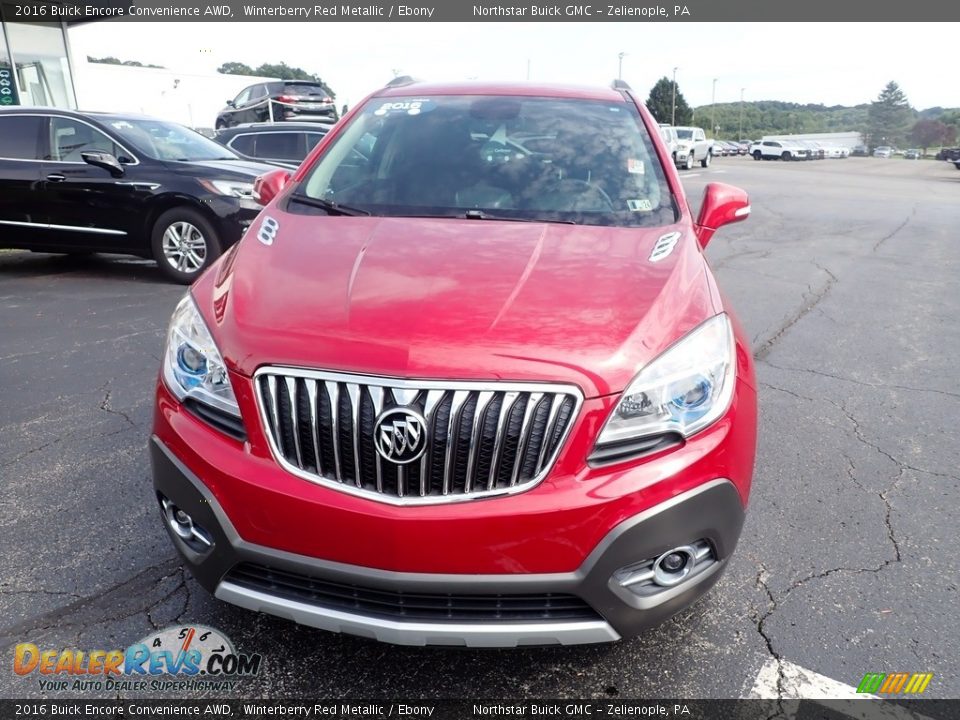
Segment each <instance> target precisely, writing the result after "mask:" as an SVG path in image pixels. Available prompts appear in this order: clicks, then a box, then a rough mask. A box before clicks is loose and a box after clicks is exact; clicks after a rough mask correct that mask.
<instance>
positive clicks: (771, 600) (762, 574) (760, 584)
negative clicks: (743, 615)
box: [754, 562, 785, 720]
mask: <svg viewBox="0 0 960 720" xmlns="http://www.w3.org/2000/svg"><path fill="white" fill-rule="evenodd" d="M757 566H758V567H759V570H758V571H757V579H756V581H755V587H756V588H757V589H758V590H762V591H763V592H764V593H765V594H766V596H767V601H768V602H767V609H766V611H765V612H764V613H763V614H762V615H761V614H760V613H759V611H757V612H756V613H755V617H754V620H755V622H756V623H757V633H759V635H760V637H761V638H763V641H764V643H765V644H766V646H767V652H768V653H769V654H770V657H772V658H773V659H774V661H775V662H776V663H777V710H778V712H777V713H774V714H773V715H770V716H769V717H768V718H767V720H771V718H774V717H776V716H777V715H780V714H783V683H784V680H785V676H784V672H783V658H782V657H781V656H780V653H778V652H777V649H776V648H775V647H774V646H773V638H772V637H771V636H770V633H768V632H767V628H766V623H767V620H769V619H770V616H771V615H773V613H774V612H776V610H777V605H778V603H777V599H776V598H775V597H774V596H773V591H772V590H771V589H770V586H769V585H768V584H767V577H768V576H769V574H770V573H769V572H768V571H767V568H766V567H765V566H764V564H763V563H761V562H758V563H757Z"/></svg>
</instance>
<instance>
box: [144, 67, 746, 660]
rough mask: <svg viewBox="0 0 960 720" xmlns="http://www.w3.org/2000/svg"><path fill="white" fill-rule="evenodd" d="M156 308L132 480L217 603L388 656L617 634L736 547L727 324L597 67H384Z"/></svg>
mask: <svg viewBox="0 0 960 720" xmlns="http://www.w3.org/2000/svg"><path fill="white" fill-rule="evenodd" d="M255 193H257V194H259V198H260V200H261V202H263V203H264V204H265V205H266V207H265V208H264V210H263V212H262V213H261V214H260V216H259V217H258V218H257V220H256V221H254V223H253V225H251V227H250V229H249V230H248V231H247V233H246V235H245V237H244V239H243V240H242V241H241V242H240V243H239V244H238V245H237V246H235V247H234V248H232V249H230V250H229V251H228V252H227V253H225V254H224V256H223V257H221V258H220V259H219V260H218V261H217V262H216V263H215V264H214V265H212V266H211V267H210V269H209V270H208V271H207V272H206V273H205V274H204V275H203V276H202V277H200V278H199V279H198V281H197V282H196V283H195V284H194V285H193V287H192V288H191V291H190V292H189V293H188V294H187V296H186V297H184V298H183V300H182V301H181V302H180V304H179V305H178V306H177V309H176V311H175V312H174V315H173V319H172V321H171V324H170V329H169V333H168V336H167V344H166V350H165V353H164V358H163V367H162V371H161V374H160V381H159V383H158V385H157V391H156V412H155V419H154V432H153V437H152V440H151V455H152V461H153V474H154V484H155V487H156V493H157V498H158V501H159V503H160V509H161V512H162V515H163V518H164V522H165V525H166V527H167V530H168V531H169V534H170V537H171V538H172V540H173V542H174V544H175V545H176V547H177V549H178V551H179V552H180V554H181V555H182V556H183V559H184V562H185V563H186V565H187V566H188V567H189V568H190V570H191V571H192V572H193V574H194V576H195V577H196V578H197V579H198V580H199V582H200V583H201V584H202V585H203V586H204V587H206V588H207V589H208V590H210V591H211V592H212V593H214V594H215V595H216V596H217V597H218V598H221V599H222V600H225V601H227V602H230V603H235V604H237V605H240V606H243V607H245V608H249V609H251V610H256V611H261V612H266V613H272V614H276V615H279V616H282V617H285V618H291V619H293V620H296V621H297V622H300V623H303V624H306V625H311V626H314V627H318V628H324V629H327V630H332V631H337V632H345V633H353V634H357V635H362V636H366V637H372V638H377V639H379V640H384V641H388V642H394V643H403V644H410V645H422V644H441V645H469V646H512V645H527V644H536V645H542V644H558V643H560V644H571V643H592V642H603V641H612V640H617V639H619V638H621V637H628V636H631V635H635V634H637V633H638V632H639V631H640V630H641V629H642V628H644V627H647V626H649V625H651V624H655V623H659V622H661V621H663V620H664V619H665V618H667V617H669V616H671V615H673V614H674V613H676V612H677V611H679V610H681V609H683V608H685V607H687V606H688V605H690V604H691V603H693V602H694V601H696V600H697V599H698V598H699V597H701V596H702V595H703V594H704V593H706V592H707V590H708V589H709V588H710V587H711V586H712V585H713V584H714V583H715V582H716V581H717V580H718V579H719V577H720V575H721V573H722V572H723V570H724V568H725V566H726V564H727V562H728V560H729V558H730V556H731V553H732V552H733V550H734V547H735V546H736V543H737V539H738V537H739V535H740V529H741V526H742V524H743V520H744V509H745V507H746V504H747V497H748V494H749V490H750V482H751V475H752V472H753V463H754V453H755V444H756V419H757V409H756V390H755V381H754V375H753V365H752V361H751V356H750V351H749V349H748V347H747V343H746V340H745V338H744V335H743V332H742V331H741V329H740V327H739V325H738V323H737V321H736V319H735V318H734V316H733V315H732V313H731V311H730V308H729V306H728V304H727V302H726V300H725V299H724V297H723V295H722V293H721V292H720V290H719V289H718V287H717V284H716V281H715V280H714V277H713V275H712V273H711V272H710V269H709V267H708V266H707V263H706V261H705V260H704V256H703V247H704V246H705V245H706V244H707V242H708V241H709V240H710V238H711V236H712V235H713V233H714V231H715V230H716V229H717V228H719V227H720V226H721V225H724V224H727V223H730V222H735V221H738V220H742V219H744V218H745V217H746V216H747V215H748V214H749V210H750V208H749V203H748V199H747V196H746V194H745V193H744V192H743V191H741V190H738V189H736V188H733V187H730V186H728V185H721V184H712V185H709V186H708V187H707V190H706V194H705V197H704V202H703V206H702V209H701V211H700V214H699V217H698V219H697V220H694V219H693V218H692V217H691V211H690V208H689V206H688V204H687V201H686V199H685V197H684V193H683V190H682V188H681V186H680V182H679V180H678V175H677V172H676V170H675V168H674V167H673V163H672V160H671V157H670V155H669V153H668V152H667V150H666V149H665V147H664V146H663V143H662V141H661V139H660V138H659V134H658V131H657V124H656V122H655V121H654V120H653V118H652V117H651V115H650V114H649V113H648V112H647V110H646V109H645V108H644V107H643V105H642V104H641V102H640V101H639V100H638V99H637V97H636V96H635V95H634V93H633V92H631V91H630V89H629V88H628V87H627V86H626V85H624V84H622V83H614V86H613V87H612V88H610V89H594V88H580V87H565V86H564V87H558V86H547V85H529V84H528V85H507V84H504V85H500V84H497V85H492V84H464V83H461V84H445V85H436V84H422V83H415V82H413V81H409V80H408V79H398V80H395V81H394V82H392V83H391V84H390V85H389V86H387V87H386V88H384V89H382V90H380V91H378V92H376V93H374V94H373V95H372V96H370V97H369V98H367V100H365V101H364V102H363V103H361V104H360V105H359V106H358V107H357V108H355V109H354V110H353V111H352V112H351V113H350V114H349V115H348V116H347V117H345V118H344V120H343V121H341V123H340V124H339V125H337V126H336V127H335V128H334V129H333V130H332V131H331V132H330V133H329V134H328V135H327V136H326V137H325V138H324V139H323V140H322V141H321V142H320V144H319V145H318V146H317V147H316V148H315V149H314V151H313V152H312V153H311V154H310V156H309V157H307V159H306V160H305V161H304V163H303V165H301V167H300V168H299V169H298V170H297V171H295V172H294V173H292V174H291V173H290V172H288V171H285V170H276V171H274V172H271V173H268V174H267V175H265V176H263V177H261V178H259V179H258V181H257V185H256V188H255Z"/></svg>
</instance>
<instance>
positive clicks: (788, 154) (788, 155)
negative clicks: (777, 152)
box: [780, 152, 790, 162]
mask: <svg viewBox="0 0 960 720" xmlns="http://www.w3.org/2000/svg"><path fill="white" fill-rule="evenodd" d="M780 159H781V160H783V161H784V162H786V161H787V160H789V159H790V153H788V152H785V153H784V154H783V155H781V156H780Z"/></svg>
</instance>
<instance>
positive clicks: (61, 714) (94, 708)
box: [0, 699, 960, 720]
mask: <svg viewBox="0 0 960 720" xmlns="http://www.w3.org/2000/svg"><path fill="white" fill-rule="evenodd" d="M70 717H74V718H101V719H103V720H118V719H120V718H218V719H219V718H231V719H233V720H256V719H257V718H321V719H322V718H330V719H334V718H336V719H339V720H356V719H357V718H370V719H377V720H381V719H383V718H398V719H401V720H407V719H409V718H429V719H430V720H468V719H472V718H516V717H521V718H550V717H554V718H579V719H589V720H594V719H595V718H642V719H644V720H650V719H651V718H657V719H660V720H666V719H670V720H715V719H716V720H773V719H774V718H784V719H786V718H790V719H792V720H844V719H845V718H855V719H856V720H955V719H960V700H909V701H903V702H894V701H890V700H868V699H862V700H860V699H857V700H817V701H814V700H782V701H777V700H649V701H647V700H603V701H600V700H435V701H422V700H410V701H396V700H276V701H274V700H216V699H202V700H82V699H79V700H60V699H57V700H52V699H33V700H0V718H2V719H3V720H7V719H8V718H11V719H12V718H70Z"/></svg>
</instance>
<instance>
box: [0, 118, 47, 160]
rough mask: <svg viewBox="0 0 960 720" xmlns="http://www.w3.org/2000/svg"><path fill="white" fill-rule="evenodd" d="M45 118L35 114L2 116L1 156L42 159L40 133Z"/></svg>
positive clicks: (0, 120) (19, 158)
mask: <svg viewBox="0 0 960 720" xmlns="http://www.w3.org/2000/svg"><path fill="white" fill-rule="evenodd" d="M43 124H44V118H42V117H37V116H33V115H8V116H7V117H0V158H12V159H14V160H39V159H40V133H41V130H42V128H43Z"/></svg>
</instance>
